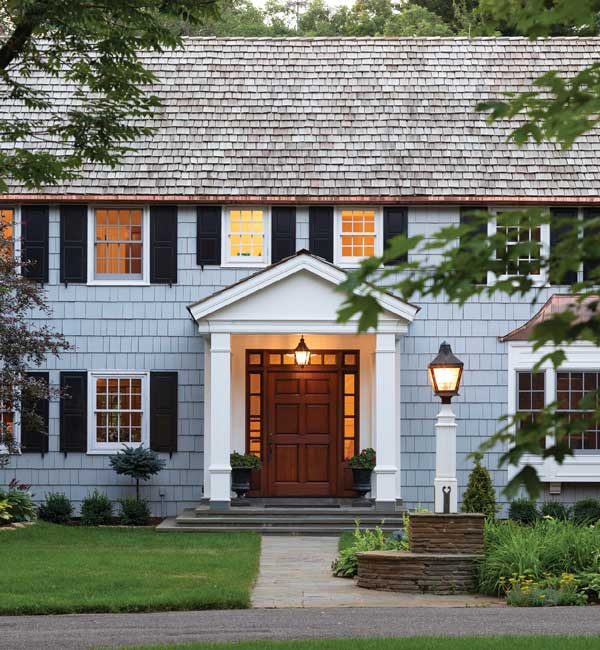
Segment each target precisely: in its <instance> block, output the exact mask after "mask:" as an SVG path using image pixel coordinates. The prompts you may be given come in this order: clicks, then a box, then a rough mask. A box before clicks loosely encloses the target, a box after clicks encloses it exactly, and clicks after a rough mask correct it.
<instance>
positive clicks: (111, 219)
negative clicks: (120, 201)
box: [94, 208, 144, 280]
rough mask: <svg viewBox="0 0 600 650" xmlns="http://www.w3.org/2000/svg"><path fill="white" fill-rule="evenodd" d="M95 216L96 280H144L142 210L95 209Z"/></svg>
mask: <svg viewBox="0 0 600 650" xmlns="http://www.w3.org/2000/svg"><path fill="white" fill-rule="evenodd" d="M95 217H96V218H95V228H94V233H95V240H94V247H95V277H96V278H97V279H117V280H119V279H120V280H130V279H135V280H141V279H143V274H144V258H143V254H144V241H143V240H144V234H143V232H144V228H143V222H144V215H143V210H142V209H141V208H119V209H115V208H97V209H96V212H95Z"/></svg>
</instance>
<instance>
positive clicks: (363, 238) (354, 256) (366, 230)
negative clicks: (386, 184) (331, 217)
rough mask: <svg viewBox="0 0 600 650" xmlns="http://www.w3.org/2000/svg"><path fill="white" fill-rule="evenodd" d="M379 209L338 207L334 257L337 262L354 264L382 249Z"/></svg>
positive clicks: (381, 222) (378, 252)
mask: <svg viewBox="0 0 600 650" xmlns="http://www.w3.org/2000/svg"><path fill="white" fill-rule="evenodd" d="M382 224H383V221H382V217H381V210H378V209H375V208H339V209H338V210H337V214H336V224H335V230H336V246H335V249H336V251H335V253H336V254H335V258H336V262H337V263H338V264H342V265H343V264H356V263H358V262H360V260H362V259H364V258H365V257H370V256H372V255H380V254H381V252H382V250H383V233H382V227H383V226H382Z"/></svg>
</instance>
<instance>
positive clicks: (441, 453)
mask: <svg viewBox="0 0 600 650" xmlns="http://www.w3.org/2000/svg"><path fill="white" fill-rule="evenodd" d="M448 490H449V491H448ZM434 496H435V498H434V509H435V512H458V485H457V481H456V416H455V415H454V411H453V410H452V406H451V405H450V404H442V408H441V409H440V412H439V413H438V414H437V417H436V423H435V480H434Z"/></svg>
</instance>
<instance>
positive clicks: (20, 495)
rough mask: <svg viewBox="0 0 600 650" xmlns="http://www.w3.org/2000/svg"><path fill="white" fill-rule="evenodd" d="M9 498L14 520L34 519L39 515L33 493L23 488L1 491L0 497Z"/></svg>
mask: <svg viewBox="0 0 600 650" xmlns="http://www.w3.org/2000/svg"><path fill="white" fill-rule="evenodd" d="M3 498H4V499H7V500H8V503H9V505H10V514H11V517H12V520H13V521H33V520H34V519H35V518H36V517H37V508H36V507H35V505H34V503H33V499H32V498H31V494H29V492H25V491H23V490H9V491H8V492H0V499H3Z"/></svg>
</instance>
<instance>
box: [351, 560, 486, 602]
mask: <svg viewBox="0 0 600 650" xmlns="http://www.w3.org/2000/svg"><path fill="white" fill-rule="evenodd" d="M478 557H479V556H477V555H452V554H444V555H442V554H431V553H411V552H402V551H369V552H367V553H359V554H358V577H357V585H358V586H359V587H364V588H366V589H380V590H382V591H402V592H406V593H434V594H443V595H450V594H468V593H473V592H474V591H475V590H476V583H475V560H476V559H477V558H478Z"/></svg>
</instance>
